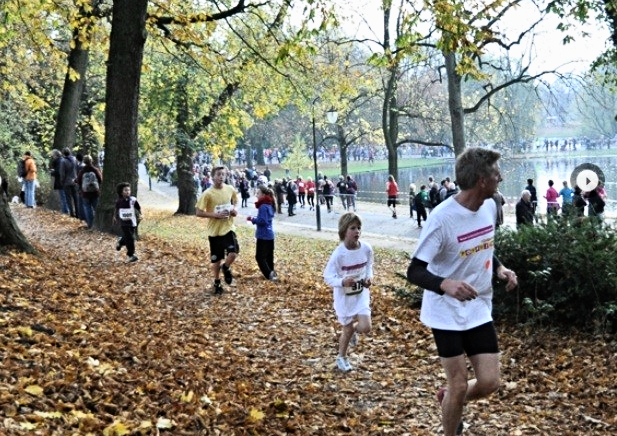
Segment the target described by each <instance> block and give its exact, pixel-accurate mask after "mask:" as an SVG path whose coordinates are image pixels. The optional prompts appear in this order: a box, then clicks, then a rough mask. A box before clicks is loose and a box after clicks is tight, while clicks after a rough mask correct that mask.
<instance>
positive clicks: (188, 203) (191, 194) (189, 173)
mask: <svg viewBox="0 0 617 436" xmlns="http://www.w3.org/2000/svg"><path fill="white" fill-rule="evenodd" d="M187 83H188V79H187V78H186V77H182V78H180V79H179V80H178V83H177V84H178V86H177V88H176V96H175V101H176V105H177V115H176V129H177V133H176V172H177V174H178V201H179V202H178V210H177V211H176V214H185V215H195V202H196V200H197V199H196V192H195V182H194V180H193V151H194V149H193V146H192V141H191V138H189V136H188V133H187V131H186V130H187V124H188V121H189V104H188V95H187V94H188V92H187V89H186V86H187Z"/></svg>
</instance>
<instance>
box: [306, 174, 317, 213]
mask: <svg viewBox="0 0 617 436" xmlns="http://www.w3.org/2000/svg"><path fill="white" fill-rule="evenodd" d="M306 200H307V202H308V205H309V210H313V209H315V182H313V179H312V178H310V177H309V178H308V179H306Z"/></svg>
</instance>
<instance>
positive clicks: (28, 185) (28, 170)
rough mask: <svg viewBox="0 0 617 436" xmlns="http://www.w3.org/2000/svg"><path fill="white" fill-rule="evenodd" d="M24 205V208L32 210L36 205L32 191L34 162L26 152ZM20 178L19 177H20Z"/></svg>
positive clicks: (34, 187)
mask: <svg viewBox="0 0 617 436" xmlns="http://www.w3.org/2000/svg"><path fill="white" fill-rule="evenodd" d="M23 160H24V172H25V174H24V175H23V179H24V203H25V204H26V207H29V208H34V206H35V205H36V200H35V194H34V191H35V189H36V174H37V170H36V162H34V158H33V157H32V153H30V152H29V151H26V152H25V153H24V157H23ZM20 177H21V176H20Z"/></svg>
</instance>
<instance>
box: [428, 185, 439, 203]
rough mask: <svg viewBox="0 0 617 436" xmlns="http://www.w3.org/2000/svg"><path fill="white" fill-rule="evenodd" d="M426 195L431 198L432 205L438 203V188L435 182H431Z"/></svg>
mask: <svg viewBox="0 0 617 436" xmlns="http://www.w3.org/2000/svg"><path fill="white" fill-rule="evenodd" d="M428 197H429V199H430V200H431V204H432V205H433V207H435V206H437V205H438V204H439V188H438V187H437V184H436V183H433V186H431V190H430V191H429V193H428Z"/></svg>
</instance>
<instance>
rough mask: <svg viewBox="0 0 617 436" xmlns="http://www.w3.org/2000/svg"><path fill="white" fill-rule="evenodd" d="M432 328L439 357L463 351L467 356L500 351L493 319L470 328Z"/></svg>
mask: <svg viewBox="0 0 617 436" xmlns="http://www.w3.org/2000/svg"><path fill="white" fill-rule="evenodd" d="M432 330H433V337H434V338H435V344H436V345H437V353H438V354H439V357H444V358H447V357H456V356H460V355H461V354H463V353H464V354H467V356H475V355H477V354H495V353H499V345H498V344H497V332H496V331H495V326H494V325H493V321H489V322H487V323H486V324H482V325H479V326H478V327H474V328H472V329H470V330H463V331H455V330H439V329H432Z"/></svg>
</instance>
